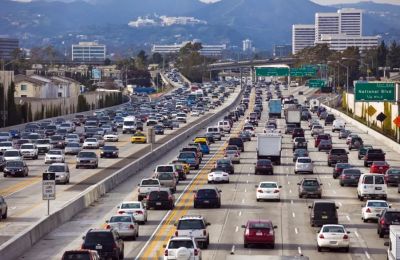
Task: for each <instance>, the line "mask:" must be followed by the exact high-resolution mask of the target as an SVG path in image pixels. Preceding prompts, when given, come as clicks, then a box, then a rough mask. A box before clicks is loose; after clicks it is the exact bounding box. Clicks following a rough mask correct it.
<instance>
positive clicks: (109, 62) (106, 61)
mask: <svg viewBox="0 0 400 260" xmlns="http://www.w3.org/2000/svg"><path fill="white" fill-rule="evenodd" d="M104 65H106V66H109V65H111V60H110V59H109V58H106V59H105V60H104Z"/></svg>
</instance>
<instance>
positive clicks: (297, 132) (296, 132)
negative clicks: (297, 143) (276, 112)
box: [292, 127, 304, 139]
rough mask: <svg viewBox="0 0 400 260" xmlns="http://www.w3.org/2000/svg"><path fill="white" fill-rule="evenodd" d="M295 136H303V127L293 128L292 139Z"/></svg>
mask: <svg viewBox="0 0 400 260" xmlns="http://www.w3.org/2000/svg"><path fill="white" fill-rule="evenodd" d="M296 137H304V129H303V128H300V127H296V128H294V129H293V132H292V139H294V138H296Z"/></svg>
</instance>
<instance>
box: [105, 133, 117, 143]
mask: <svg viewBox="0 0 400 260" xmlns="http://www.w3.org/2000/svg"><path fill="white" fill-rule="evenodd" d="M103 138H104V141H106V142H118V140H119V138H118V133H112V132H109V133H107V134H105V135H104V137H103Z"/></svg>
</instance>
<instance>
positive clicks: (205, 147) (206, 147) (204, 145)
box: [200, 143, 210, 154]
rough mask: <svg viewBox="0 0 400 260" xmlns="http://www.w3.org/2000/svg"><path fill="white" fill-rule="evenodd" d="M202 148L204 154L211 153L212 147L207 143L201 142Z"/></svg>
mask: <svg viewBox="0 0 400 260" xmlns="http://www.w3.org/2000/svg"><path fill="white" fill-rule="evenodd" d="M200 149H201V152H202V153H203V154H209V153H210V147H208V145H207V144H205V143H200Z"/></svg>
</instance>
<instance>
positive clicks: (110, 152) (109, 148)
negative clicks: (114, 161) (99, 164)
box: [100, 145, 119, 158]
mask: <svg viewBox="0 0 400 260" xmlns="http://www.w3.org/2000/svg"><path fill="white" fill-rule="evenodd" d="M118 156H119V149H118V147H116V146H114V145H105V146H103V147H102V148H101V149H100V158H104V157H105V158H118Z"/></svg>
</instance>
